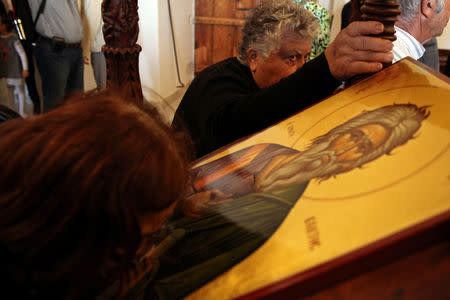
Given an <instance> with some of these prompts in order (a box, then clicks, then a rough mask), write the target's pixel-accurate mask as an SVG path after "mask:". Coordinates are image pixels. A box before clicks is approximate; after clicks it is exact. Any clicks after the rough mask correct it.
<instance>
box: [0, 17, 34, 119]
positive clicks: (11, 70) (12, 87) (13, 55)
mask: <svg viewBox="0 0 450 300" xmlns="http://www.w3.org/2000/svg"><path fill="white" fill-rule="evenodd" d="M0 38H1V39H2V41H3V45H4V47H5V48H4V49H3V51H6V53H4V54H3V56H2V60H3V61H2V64H1V65H2V67H3V68H4V67H6V72H4V74H5V75H6V84H7V87H8V96H9V97H8V98H9V107H10V108H11V109H14V110H16V111H18V112H19V114H20V115H21V116H22V117H25V116H26V114H25V102H26V92H25V80H24V78H27V77H28V75H29V71H28V59H27V56H26V53H25V50H24V48H23V46H22V44H21V42H20V41H19V38H18V36H17V34H16V33H15V31H14V24H13V23H12V19H10V18H8V16H7V15H5V14H1V13H0ZM16 95H17V101H15V99H16V97H15V96H16ZM16 103H17V107H16Z"/></svg>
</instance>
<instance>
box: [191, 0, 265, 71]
mask: <svg viewBox="0 0 450 300" xmlns="http://www.w3.org/2000/svg"><path fill="white" fill-rule="evenodd" d="M259 2H261V0H196V1H195V72H196V73H198V72H200V71H201V70H203V69H204V68H205V67H207V66H209V65H211V64H213V63H216V62H219V61H221V60H223V59H225V58H228V57H231V56H236V55H237V45H238V43H239V41H240V38H241V29H242V26H243V25H244V21H245V15H246V13H247V12H248V10H249V9H250V8H252V7H254V6H255V5H256V4H258V3H259Z"/></svg>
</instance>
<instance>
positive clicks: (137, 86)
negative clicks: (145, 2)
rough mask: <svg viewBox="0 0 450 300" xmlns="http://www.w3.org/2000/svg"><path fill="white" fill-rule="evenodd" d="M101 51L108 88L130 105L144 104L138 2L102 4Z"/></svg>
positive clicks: (107, 1)
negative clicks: (103, 55) (130, 102)
mask: <svg viewBox="0 0 450 300" xmlns="http://www.w3.org/2000/svg"><path fill="white" fill-rule="evenodd" d="M102 16H103V22H104V25H103V36H104V38H105V45H104V46H103V48H102V51H103V52H104V54H105V58H106V74H107V82H106V85H107V87H108V88H109V89H114V90H116V91H118V92H121V93H123V94H122V96H123V97H124V98H125V99H126V100H129V101H136V102H142V101H143V96H142V89H141V81H140V78H139V52H141V50H142V48H141V46H139V45H138V44H136V42H137V38H138V35H139V25H138V21H139V15H138V4H137V0H103V3H102Z"/></svg>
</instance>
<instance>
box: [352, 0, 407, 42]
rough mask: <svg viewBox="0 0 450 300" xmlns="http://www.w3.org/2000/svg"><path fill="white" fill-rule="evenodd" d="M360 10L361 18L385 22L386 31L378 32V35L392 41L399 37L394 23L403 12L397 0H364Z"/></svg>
mask: <svg viewBox="0 0 450 300" xmlns="http://www.w3.org/2000/svg"><path fill="white" fill-rule="evenodd" d="M360 10H361V20H363V21H378V22H381V23H383V25H384V31H383V32H382V33H380V34H377V35H376V36H377V37H380V38H383V39H386V40H390V41H395V40H396V39H397V38H396V37H395V29H394V24H395V22H396V21H397V16H398V15H400V14H401V12H402V11H401V9H400V5H399V4H398V2H397V0H364V3H363V4H362V6H361V8H360Z"/></svg>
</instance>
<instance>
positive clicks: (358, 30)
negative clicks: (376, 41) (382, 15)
mask: <svg viewBox="0 0 450 300" xmlns="http://www.w3.org/2000/svg"><path fill="white" fill-rule="evenodd" d="M344 30H347V33H348V34H349V35H351V36H360V35H369V34H379V33H382V32H383V30H384V26H383V24H382V23H380V22H376V21H364V22H352V23H350V24H349V25H348V27H347V28H346V29H344Z"/></svg>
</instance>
